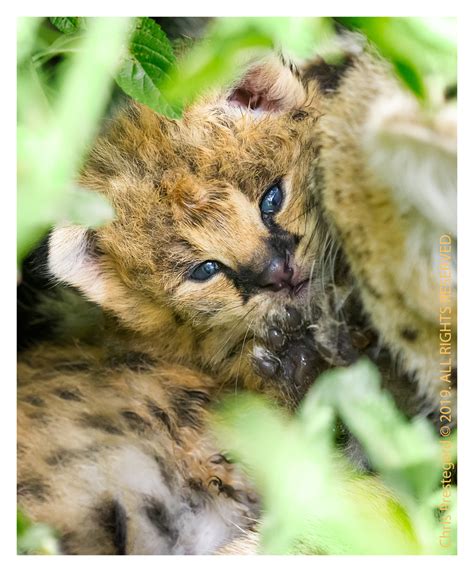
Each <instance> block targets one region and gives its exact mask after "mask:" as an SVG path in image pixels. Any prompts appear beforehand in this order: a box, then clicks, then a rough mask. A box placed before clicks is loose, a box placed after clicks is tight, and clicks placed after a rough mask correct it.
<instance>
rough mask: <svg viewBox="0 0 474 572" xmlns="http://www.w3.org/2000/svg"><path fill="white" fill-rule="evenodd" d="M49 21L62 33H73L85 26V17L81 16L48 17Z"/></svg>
mask: <svg viewBox="0 0 474 572" xmlns="http://www.w3.org/2000/svg"><path fill="white" fill-rule="evenodd" d="M50 21H51V23H52V24H53V25H54V26H56V28H57V29H58V30H59V31H60V32H62V33H63V34H73V33H74V32H79V31H81V30H84V29H85V27H86V19H85V18H81V17H67V18H50Z"/></svg>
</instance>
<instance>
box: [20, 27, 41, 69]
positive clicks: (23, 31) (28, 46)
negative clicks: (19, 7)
mask: <svg viewBox="0 0 474 572" xmlns="http://www.w3.org/2000/svg"><path fill="white" fill-rule="evenodd" d="M42 20H43V18H30V17H22V18H18V20H17V61H18V64H21V63H22V62H23V60H24V59H25V58H26V57H28V56H29V55H30V54H31V52H32V51H33V48H34V45H35V38H36V33H37V31H38V28H39V26H40V24H41V22H42Z"/></svg>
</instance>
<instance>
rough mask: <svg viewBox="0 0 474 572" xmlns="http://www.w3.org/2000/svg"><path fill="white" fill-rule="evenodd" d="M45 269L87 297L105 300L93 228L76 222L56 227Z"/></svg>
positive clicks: (103, 279)
mask: <svg viewBox="0 0 474 572" xmlns="http://www.w3.org/2000/svg"><path fill="white" fill-rule="evenodd" d="M48 269H49V271H50V273H51V274H52V275H53V276H54V277H55V278H56V279H57V280H59V281H60V282H64V283H66V284H69V285H70V286H74V287H76V288H78V289H79V290H80V291H81V292H82V293H83V294H84V295H85V296H86V297H87V298H88V299H89V300H92V301H93V302H96V303H97V304H103V303H104V302H105V277H104V275H103V272H102V269H101V264H100V253H99V252H98V249H97V244H96V235H95V233H94V231H93V230H89V229H86V228H83V227H81V226H77V225H71V226H62V227H58V228H55V229H54V230H53V232H52V233H51V235H50V237H49V244H48Z"/></svg>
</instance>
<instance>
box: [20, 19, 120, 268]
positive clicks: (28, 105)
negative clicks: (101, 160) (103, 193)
mask: <svg viewBox="0 0 474 572" xmlns="http://www.w3.org/2000/svg"><path fill="white" fill-rule="evenodd" d="M129 25H130V22H129V20H128V19H126V18H97V19H96V18H94V19H91V20H90V22H89V26H88V31H87V33H86V34H84V38H83V42H82V45H81V49H80V50H78V51H77V53H74V54H73V55H72V56H71V58H70V60H69V61H68V62H67V64H66V65H65V67H64V69H63V70H62V75H61V78H60V86H59V90H58V95H57V98H56V99H55V101H54V102H53V103H52V104H51V103H50V102H49V100H48V99H47V98H46V96H45V93H44V90H43V85H42V78H41V75H40V74H39V73H38V71H37V70H36V69H35V68H34V67H33V66H32V64H31V63H30V62H28V61H27V60H25V61H24V62H23V63H22V65H21V66H20V68H19V73H18V209H17V212H18V220H17V223H18V226H17V228H18V230H17V239H18V240H17V245H18V250H17V252H18V259H19V260H21V259H22V258H23V257H24V256H25V255H26V254H27V252H28V251H29V250H30V249H31V247H32V246H33V245H34V244H35V242H37V240H38V239H39V238H40V237H41V235H42V234H43V233H44V232H45V230H46V229H47V228H48V226H50V225H51V224H52V223H54V222H57V221H60V220H61V219H68V218H69V217H70V214H71V213H69V211H68V209H69V207H70V203H69V200H68V189H70V187H71V184H72V181H73V179H74V177H75V175H76V173H77V171H78V169H79V167H80V165H81V162H82V160H83V157H84V154H85V152H86V149H87V146H88V145H89V144H90V142H91V141H92V139H93V137H94V135H95V133H96V130H97V128H98V123H99V118H100V116H101V114H102V113H103V111H104V108H105V105H106V102H107V100H108V97H109V93H110V88H111V80H112V73H113V71H114V70H115V69H116V67H117V66H118V64H119V61H120V56H121V53H122V49H123V45H124V41H125V39H126V37H127V34H128V31H129ZM91 197H92V195H91ZM91 200H92V201H95V202H97V200H99V201H100V200H101V199H100V198H99V199H97V197H94V198H91ZM102 212H104V210H103V209H102Z"/></svg>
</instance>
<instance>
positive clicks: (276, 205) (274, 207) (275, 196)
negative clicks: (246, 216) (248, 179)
mask: <svg viewBox="0 0 474 572" xmlns="http://www.w3.org/2000/svg"><path fill="white" fill-rule="evenodd" d="M282 204H283V191H282V189H281V186H280V183H276V184H275V185H273V186H272V187H270V188H269V189H268V191H267V192H266V193H265V194H264V195H263V198H262V201H261V203H260V212H261V213H262V215H266V216H271V215H274V214H275V213H277V212H278V211H279V210H280V209H281V205H282Z"/></svg>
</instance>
